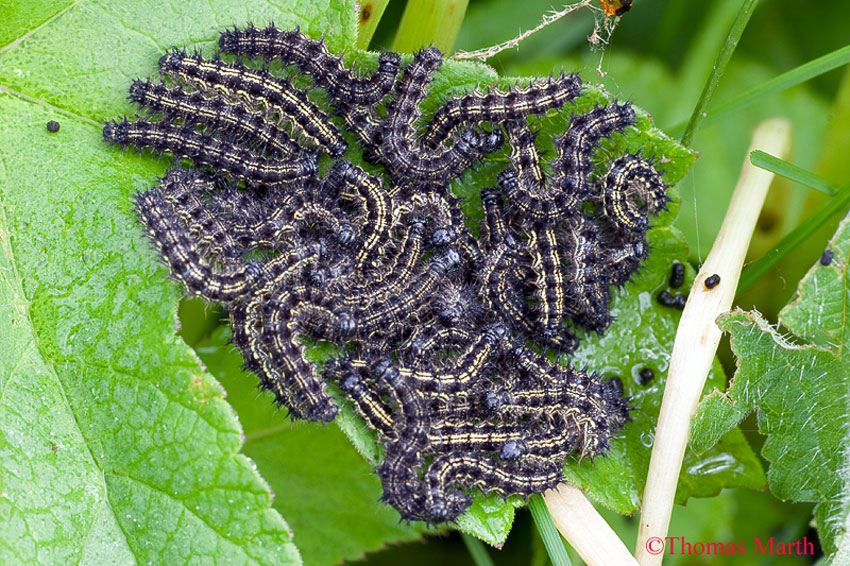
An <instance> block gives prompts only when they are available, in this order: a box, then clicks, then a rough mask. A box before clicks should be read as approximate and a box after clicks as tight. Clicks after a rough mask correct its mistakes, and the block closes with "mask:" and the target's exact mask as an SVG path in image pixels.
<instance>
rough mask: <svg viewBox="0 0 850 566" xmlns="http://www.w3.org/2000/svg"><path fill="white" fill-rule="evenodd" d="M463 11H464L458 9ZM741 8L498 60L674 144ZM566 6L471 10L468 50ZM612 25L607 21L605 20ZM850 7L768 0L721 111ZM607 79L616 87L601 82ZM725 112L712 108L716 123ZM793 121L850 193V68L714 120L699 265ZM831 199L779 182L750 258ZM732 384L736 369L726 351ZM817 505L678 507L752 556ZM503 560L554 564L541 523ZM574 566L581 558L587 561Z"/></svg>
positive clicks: (795, 259)
mask: <svg viewBox="0 0 850 566" xmlns="http://www.w3.org/2000/svg"><path fill="white" fill-rule="evenodd" d="M405 4H406V2H405V1H404V0H390V2H389V5H388V6H387V8H386V11H385V12H384V14H383V17H382V18H381V20H380V23H379V25H378V28H377V32H376V33H375V36H374V38H373V40H372V43H371V45H370V48H371V49H374V50H378V49H389V48H391V47H392V45H393V40H394V37H395V34H396V29H397V28H398V27H399V23H400V21H401V18H402V14H403V12H404V9H405ZM454 4H455V5H456V6H458V7H460V8H462V7H463V5H464V2H462V1H461V2H455V3H454ZM740 6H741V0H714V1H712V2H693V1H685V0H635V1H634V4H633V7H632V9H631V11H629V12H628V13H626V14H625V15H624V16H623V17H622V18H621V19H620V21H619V22H618V24H617V26H616V29H615V30H614V31H613V34H612V35H611V37H610V41H609V43H608V44H607V45H606V46H604V47H603V48H602V49H599V48H592V47H591V45H590V44H589V42H588V40H587V37H588V35H590V34H591V33H592V32H593V29H594V24H595V23H596V22H595V20H594V13H593V12H591V11H589V10H586V9H585V10H579V11H578V12H576V13H574V14H571V15H569V16H567V17H565V18H563V19H562V20H560V21H558V22H556V23H555V24H553V25H551V26H549V27H548V28H546V29H544V30H542V31H541V32H539V33H538V34H536V35H534V36H532V37H530V38H529V39H527V40H526V41H524V42H523V43H522V44H521V45H520V46H519V48H518V49H509V50H507V51H505V52H503V53H501V54H500V55H498V56H497V57H495V58H493V59H491V60H489V61H488V63H489V64H490V65H492V66H493V67H494V68H495V69H496V70H497V71H498V72H499V73H500V74H503V75H506V76H520V75H549V74H551V73H553V72H559V71H561V70H565V71H570V72H573V71H577V72H579V73H580V74H581V75H582V77H583V78H584V80H585V81H586V82H590V83H598V84H601V85H604V87H605V88H606V89H607V90H608V91H609V92H611V93H612V94H614V95H615V96H617V97H618V98H620V99H622V100H627V101H630V102H633V103H634V104H636V105H638V106H641V107H642V108H644V109H646V110H647V111H648V112H649V113H650V114H651V115H652V116H653V118H654V120H655V122H656V124H657V125H658V126H659V127H661V128H662V129H664V130H666V131H668V132H669V133H671V135H673V136H674V137H679V136H681V133H682V130H683V125H684V124H683V122H686V121H687V120H688V118H689V117H690V114H691V112H692V111H693V108H694V106H695V104H696V101H697V99H698V98H699V95H700V93H701V92H702V89H703V86H704V84H705V81H706V79H707V77H708V76H709V73H710V72H711V69H712V66H713V64H714V61H715V58H716V56H717V52H718V50H719V49H720V46H721V45H722V43H723V41H724V40H725V39H726V35H727V33H728V31H729V28H730V26H731V24H732V22H733V20H734V18H735V16H736V15H737V13H738V10H739V9H740ZM553 7H554V8H559V6H558V5H554V6H553V4H552V3H551V0H523V1H517V0H470V2H469V5H468V7H467V9H466V15H465V18H464V19H463V21H462V25H461V27H460V31H459V34H458V36H457V41H456V44H455V50H475V49H480V48H483V47H488V46H491V45H494V44H497V43H500V42H502V41H505V40H507V39H510V38H512V37H514V36H516V35H517V34H518V33H519V32H520V31H522V30H527V29H530V28H532V27H534V26H535V25H537V23H538V22H539V21H540V18H541V16H542V15H543V14H545V13H547V12H549V11H551V10H552V9H553ZM597 18H598V14H597ZM848 30H850V11H848V4H847V0H822V1H819V2H799V1H798V0H764V1H762V2H761V3H760V6H759V7H758V9H757V10H756V12H755V15H754V16H753V18H752V20H751V21H750V24H749V26H748V28H747V29H746V31H745V33H744V35H743V38H742V41H741V43H740V45H739V47H738V49H737V51H736V52H735V54H734V57H733V58H732V61H731V63H730V65H729V67H728V69H727V72H726V74H725V76H724V77H723V79H722V81H721V83H720V86H719V89H718V91H717V93H716V94H715V97H714V103H722V102H723V101H724V100H727V99H729V98H731V97H732V96H734V95H736V94H738V93H740V92H743V91H744V90H746V89H747V88H749V87H752V86H754V85H757V84H759V83H761V82H763V81H765V80H767V79H769V78H772V77H774V76H776V75H779V74H780V73H782V72H785V71H788V70H790V69H793V68H794V67H797V66H798V65H801V64H803V63H805V62H807V61H810V60H812V59H814V58H816V57H819V56H821V55H824V54H826V53H829V52H831V51H833V50H835V49H838V48H840V47H843V46H844V45H845V44H847V42H848V41H850V33H848ZM599 71H601V72H602V73H604V76H602V74H600V72H599ZM710 109H711V106H709V118H710V115H711V112H710ZM773 116H784V117H787V118H788V119H790V120H791V122H792V125H793V147H792V150H791V153H790V155H789V156H788V158H787V159H788V161H790V162H792V163H794V164H796V165H799V166H801V167H803V168H805V169H808V170H810V171H812V172H815V173H817V174H819V175H821V176H822V177H824V178H826V179H827V180H829V181H831V182H833V183H835V184H837V185H840V186H843V185H845V184H847V183H848V182H850V168H848V167H847V164H846V159H845V158H844V156H845V155H848V154H850V73H848V69H847V68H846V67H845V68H841V69H837V70H835V71H832V72H829V73H827V74H824V75H822V76H820V77H817V78H816V79H814V80H811V81H808V82H806V83H805V84H803V85H801V86H798V87H795V88H792V89H790V90H787V91H785V92H782V93H780V94H776V95H772V96H770V97H768V98H764V99H762V100H760V101H759V102H758V103H757V104H753V105H750V106H748V107H745V108H743V109H741V110H739V111H737V112H735V113H732V114H727V115H725V116H723V117H722V119H719V120H717V121H714V122H710V123H706V124H705V125H704V126H703V127H702V128H701V129H700V130H699V131H698V132H697V135H696V137H695V138H694V140H693V143H692V146H693V147H694V149H696V150H697V151H698V152H700V154H701V156H700V158H699V159H698V160H697V163H696V165H695V166H694V168H693V170H692V171H691V173H690V174H689V175H688V176H687V177H686V178H685V179H684V180H683V181H682V182H681V183H680V185H679V189H680V192H681V195H682V209H681V213H680V216H679V218H678V221H677V225H678V227H679V228H680V229H681V230H682V231H683V232H684V234H685V235H686V237H687V239H688V242H689V244H690V249H691V254H690V257H691V261H692V263H694V265H698V264H699V262H700V260H701V259H702V258H704V257H705V255H706V254H707V252H708V250H709V249H710V247H711V244H712V241H713V239H714V236H715V234H716V233H717V230H718V228H719V226H720V223H721V221H722V218H723V215H724V214H725V211H726V207H727V205H728V202H729V198H730V196H731V194H732V190H733V189H734V187H735V181H736V179H737V177H738V174H739V171H740V168H741V165H742V163H743V161H744V159H745V157H747V156H746V150H747V147H748V145H749V140H750V135H751V133H752V129H753V127H754V126H755V124H756V123H758V122H759V121H761V120H763V119H765V118H768V117H773ZM826 198H827V197H826V196H825V195H823V194H820V193H817V192H815V191H812V190H811V189H806V188H804V187H802V186H799V185H795V184H793V183H790V182H788V181H785V180H782V179H779V180H777V181H776V182H774V186H773V187H772V188H771V193H770V195H769V196H768V199H767V205H766V208H765V210H764V211H763V212H762V215H761V218H760V220H759V224H758V228H757V233H756V234H755V236H754V240H753V242H752V245H751V248H750V253H749V256H748V260H750V261H751V260H754V259H757V258H759V257H761V256H762V255H764V253H766V252H767V251H768V250H770V249H771V246H774V245H775V244H776V243H777V242H778V241H779V240H780V239H781V238H782V237H783V236H784V235H785V234H787V233H788V232H789V231H791V230H792V229H793V228H794V227H796V226H797V225H798V224H799V223H800V222H801V221H803V220H804V219H805V218H806V217H807V216H809V215H810V214H811V213H812V211H813V210H815V209H816V208H817V207H818V205H820V204H822V203H823V202H824V200H825V199H826ZM845 212H846V210H842V211H840V212H839V213H837V214H836V215H835V217H834V218H833V219H832V220H831V222H829V223H827V224H825V225H823V226H821V227H820V228H819V230H818V231H817V232H816V233H815V234H814V235H812V236H811V237H810V238H808V239H807V240H806V241H805V242H804V243H803V244H802V245H801V246H800V247H799V248H797V249H796V250H795V251H794V252H793V253H791V254H790V255H789V256H788V257H787V258H786V259H785V260H784V261H782V262H781V263H780V264H779V265H778V266H777V267H775V268H774V269H773V270H772V271H771V272H769V273H768V274H767V275H766V276H764V277H762V278H761V279H760V280H759V281H758V282H757V283H756V284H755V285H754V286H752V287H751V288H750V289H749V290H747V291H746V292H744V293H742V294H740V295H739V297H738V298H737V300H736V304H737V305H738V306H740V307H742V308H745V309H751V308H757V309H758V310H759V311H761V312H762V313H764V314H765V315H766V316H767V317H768V318H769V319H771V320H776V315H777V313H778V311H779V309H780V308H781V307H782V306H784V305H785V303H786V302H787V301H788V300H789V299H790V298H791V297H792V295H793V294H794V292H795V290H796V285H797V282H798V281H799V279H800V278H801V277H802V275H803V274H804V273H805V272H806V270H807V269H808V268H809V267H810V266H811V265H812V264H813V263H814V262H815V261H816V260H817V258H818V257H820V255H821V252H822V251H823V248H824V246H825V245H826V242H827V240H828V239H829V237H830V236H831V235H832V233H833V232H834V229H835V226H836V225H837V223H838V220H839V219H840V218H841V217H843V215H844V213H845ZM181 319H182V320H183V323H184V328H185V329H186V330H185V332H184V337H185V338H186V340H187V342H188V343H189V344H191V345H197V344H198V343H199V342H200V341H201V340H203V338H204V337H206V336H208V335H209V333H210V332H212V329H213V328H214V327H215V326H217V325H218V324H219V322H220V318H219V314H218V313H217V312H216V311H210V310H208V309H206V308H205V307H203V306H202V304H201V303H198V302H194V301H187V302H185V303H184V304H183V306H182V308H181ZM721 359H722V360H723V362H724V365H725V367H726V369H727V374H731V373H732V371H733V370H734V360H733V359H732V358H731V356H730V354H729V352H728V350H727V351H725V352H724V351H723V349H722V348H721ZM742 429H743V430H744V432H745V433H746V434H747V436H748V438H749V440H750V441H751V443H752V444H753V445H754V448H756V450H757V451H758V449H760V446H761V443H762V439H761V438H760V437H759V435H758V434H757V433H756V432H755V430H756V426H755V423H754V422H752V421H751V420H750V421H745V422H744V424H743V425H742ZM603 514H605V516H606V518H607V519H608V520H609V522H610V523H611V524H612V526H613V527H614V528H615V529H616V530H617V532H618V533H619V534H620V535H621V537H622V538H623V540H624V541H625V542H626V545H627V546H629V547H630V548H631V547H633V546H634V541H635V538H636V534H637V522H636V520H635V519H634V518H629V517H620V516H616V515H613V514H610V513H603ZM810 517H811V506H808V505H799V504H798V505H791V504H786V503H782V502H780V501H778V500H776V499H775V498H774V497H773V496H772V495H771V494H770V493H768V492H763V493H762V492H745V491H729V490H727V491H724V492H723V493H722V494H721V495H720V496H718V497H715V498H712V499H703V500H696V499H694V500H691V501H690V502H689V503H688V505H687V506H686V507H677V508H676V509H675V511H674V515H673V521H672V524H671V528H670V534H671V536H684V537H685V538H686V539H687V540H689V541H694V542H709V541H720V542H727V541H732V542H744V543H745V545H746V547H747V548H748V549H752V546H753V537H754V536H758V537H760V538H761V539H762V540H764V539H766V538H769V537H771V536H775V537H777V540H785V541H793V540H797V539H798V538H799V537H802V536H804V535H806V536H807V537H808V539H809V540H811V541H815V545H816V546H817V535H816V534H815V532H814V530H812V529H811V528H810V526H809V520H810ZM489 550H490V556H491V557H492V559H493V561H494V563H495V564H498V565H502V564H504V565H508V564H520V565H524V564H529V565H534V566H544V565H546V564H548V557H547V555H546V551H545V549H544V548H543V545H542V542H541V540H540V538H539V535H538V534H537V532H536V530H535V528H534V524H533V522H532V520H531V517H530V514H529V513H528V511H527V510H525V509H523V510H522V511H520V512H519V513H518V515H517V521H516V524H515V527H514V530H513V532H512V534H511V536H510V538H509V539H508V542H507V544H506V545H505V547H504V548H503V549H501V550H494V549H489ZM812 562H813V561H808V560H804V559H802V558H797V557H788V556H786V557H780V556H772V557H770V556H768V557H765V556H753V555H751V554H750V555H747V556H736V557H725V558H724V557H721V558H717V557H698V556H688V557H684V559H682V557H678V556H673V557H668V559H667V560H665V564H689V565H700V564H727V563H728V564H736V565H742V566H743V565H755V564H772V565H785V564H789V565H790V564H806V563H812ZM573 563H574V564H581V561H580V560H579V559H578V558H577V557H575V556H573ZM357 564H361V565H363V566H366V565H370V566H371V565H374V566H378V565H382V566H383V565H386V566H389V565H397V564H404V565H411V566H416V565H434V564H438V565H440V566H453V565H467V564H472V559H471V558H470V555H469V553H468V551H467V549H466V547H465V545H464V542H463V540H462V539H461V537H460V536H459V535H457V534H447V535H442V536H439V537H438V536H430V537H427V538H425V539H424V540H423V541H422V542H421V543H409V544H404V545H398V546H394V547H391V548H387V549H385V550H383V551H380V552H376V553H372V554H370V555H369V556H367V557H366V558H365V559H364V560H362V561H360V562H358V563H357Z"/></svg>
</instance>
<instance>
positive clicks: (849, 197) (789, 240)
mask: <svg viewBox="0 0 850 566" xmlns="http://www.w3.org/2000/svg"><path fill="white" fill-rule="evenodd" d="M848 204H850V185H846V186H844V187H842V188H841V189H840V190H839V191H838V192H837V193H836V195H835V196H834V197H833V198H831V199H830V200H829V201H828V202H826V203H824V204H823V206H821V207H820V209H818V211H817V212H815V213H814V214H812V215H811V216H810V217H808V218H807V219H806V220H804V221H803V222H802V223H801V224H800V225H799V226H797V227H796V228H794V230H793V231H791V233H790V234H788V235H787V236H785V237H784V238H782V240H781V241H780V242H779V243H778V244H776V247H775V248H773V249H772V250H770V251H769V252H767V253H766V254H764V255H763V256H762V257H760V258H759V259H757V260H755V261H754V262H752V263H751V264H749V265H748V266H747V267H746V269H744V272H743V273H742V274H741V281H740V283H739V284H738V292H739V293H740V292H741V291H745V290H746V289H749V288H750V287H751V286H752V285H753V283H755V282H756V281H758V280H759V278H760V277H761V276H762V275H764V274H765V273H767V272H768V271H770V270H771V269H772V268H773V267H774V266H775V265H776V264H777V263H779V262H780V261H781V260H782V258H784V257H785V256H787V255H788V254H789V253H791V252H792V251H794V249H795V248H796V247H797V246H799V245H800V244H801V243H803V242H805V241H806V239H808V238H809V236H811V235H812V234H814V233H815V232H817V231H818V229H820V228H821V226H823V224H824V223H825V222H826V221H828V220H829V219H830V218H832V217H833V216H834V215H835V214H836V213H837V212H839V211H841V210H844V209H845V208H847V205H848Z"/></svg>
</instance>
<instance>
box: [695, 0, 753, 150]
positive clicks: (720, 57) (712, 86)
mask: <svg viewBox="0 0 850 566" xmlns="http://www.w3.org/2000/svg"><path fill="white" fill-rule="evenodd" d="M757 4H758V0H744V3H743V5H741V10H740V11H739V12H738V16H737V17H736V18H735V22H734V23H733V24H732V29H731V30H729V35H728V36H727V37H726V42H725V43H724V44H723V47H722V48H721V49H720V53H718V54H717V59H716V60H715V62H714V69H713V70H712V72H711V76H709V77H708V81H707V82H706V83H705V88H704V89H703V91H702V95H700V98H699V101H698V102H697V105H696V108H694V112H693V114H691V119H690V121H689V122H688V126H687V128H685V133H684V134H682V145H685V146H690V145H691V141H692V140H693V138H694V135H695V134H696V131H697V129H698V128H699V126H700V124H701V123H702V121H703V120H704V119H705V116H706V114H705V110H706V108H707V107H708V103H709V102H710V101H711V97H712V96H713V95H714V91H715V90H716V89H717V85H718V84H720V78H721V77H722V76H723V73H725V72H726V66H727V65H728V64H729V60H730V59H732V54H733V53H735V48H736V47H738V41H739V40H740V39H741V35H742V34H743V33H744V29H745V28H746V27H747V23H749V21H750V16H752V15H753V10H755V8H756V5H757Z"/></svg>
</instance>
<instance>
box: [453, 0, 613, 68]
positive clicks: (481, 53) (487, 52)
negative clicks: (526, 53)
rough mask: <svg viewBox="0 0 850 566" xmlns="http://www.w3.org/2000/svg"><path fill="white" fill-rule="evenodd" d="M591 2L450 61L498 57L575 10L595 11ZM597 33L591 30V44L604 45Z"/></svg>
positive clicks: (553, 14)
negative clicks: (601, 43) (500, 41)
mask: <svg viewBox="0 0 850 566" xmlns="http://www.w3.org/2000/svg"><path fill="white" fill-rule="evenodd" d="M591 2H593V0H582V1H581V2H577V3H575V4H567V5H565V6H564V7H563V8H561V9H560V10H556V11H554V12H550V13H548V14H544V15H543V19H542V20H541V22H540V23H539V24H538V25H537V27H535V28H533V29H530V30H528V31H526V32H523V33H521V34H520V35H518V36H516V37H515V38H513V39H509V40H508V41H505V42H502V43H500V44H498V45H494V46H492V47H487V48H485V49H478V50H476V51H458V52H457V53H455V54H454V55H452V59H455V60H461V59H480V60H482V61H485V60H487V59H489V58H491V57H494V56H495V55H498V54H499V53H501V52H502V51H504V50H505V49H510V48H511V47H516V46H517V45H519V43H520V42H521V41H522V40H524V39H526V38H527V37H530V36H532V35H534V34H535V33H537V32H538V31H540V30H542V29H543V28H545V27H546V26H548V25H550V24H553V23H555V22H557V21H558V20H560V19H561V18H563V17H564V16H566V15H567V14H571V13H573V12H575V11H576V10H578V9H580V8H590V9H591V10H597V8H595V7H593V6H591ZM598 27H599V26H598V24H597V28H598ZM606 27H607V24H606ZM597 31H598V29H594V30H593V34H592V35H591V38H592V39H591V43H598V42H600V41H601V42H603V43H604V40H602V39H601V38H600V37H599V34H598V33H597Z"/></svg>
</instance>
